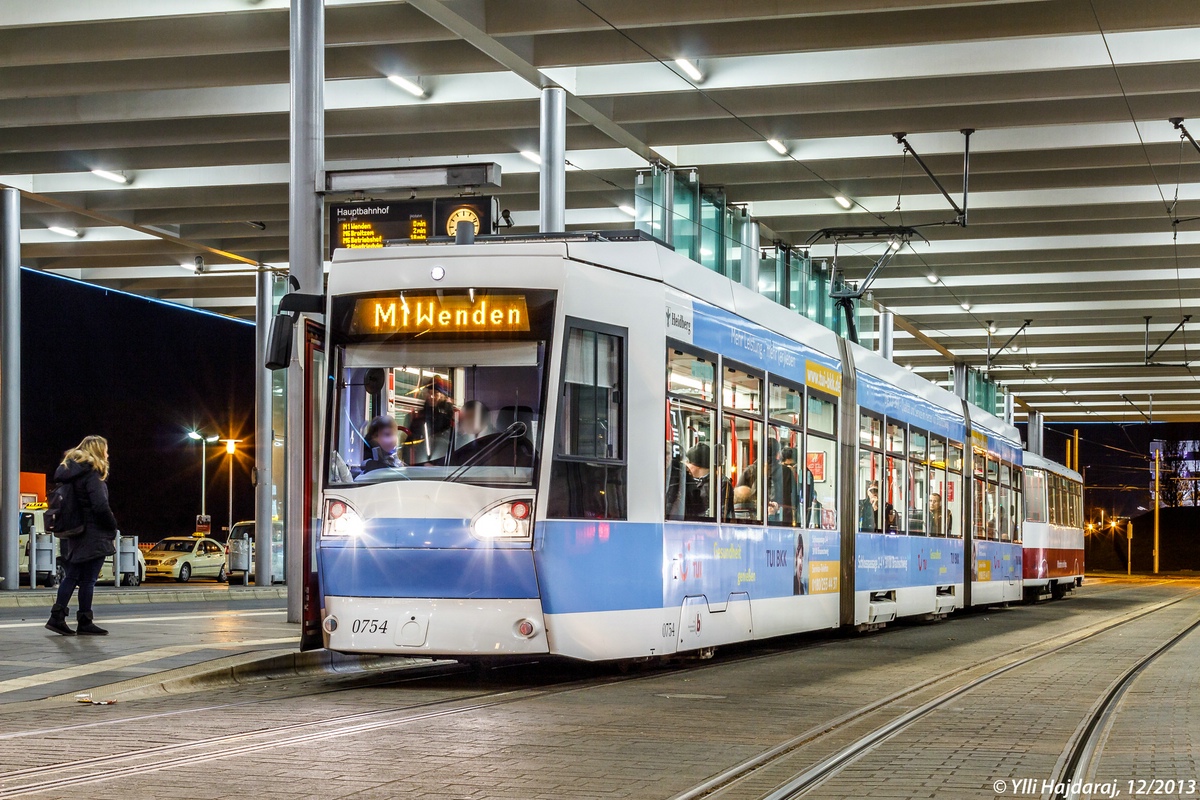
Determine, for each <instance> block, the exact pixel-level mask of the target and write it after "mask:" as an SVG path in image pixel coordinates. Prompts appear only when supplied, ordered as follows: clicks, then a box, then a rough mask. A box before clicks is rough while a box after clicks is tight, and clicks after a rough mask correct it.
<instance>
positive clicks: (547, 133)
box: [538, 86, 567, 233]
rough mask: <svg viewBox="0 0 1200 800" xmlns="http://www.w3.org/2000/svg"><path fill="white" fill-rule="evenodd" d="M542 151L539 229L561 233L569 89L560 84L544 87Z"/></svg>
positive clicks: (564, 220)
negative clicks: (560, 86) (558, 85)
mask: <svg viewBox="0 0 1200 800" xmlns="http://www.w3.org/2000/svg"><path fill="white" fill-rule="evenodd" d="M540 152H541V157H542V168H541V174H540V180H539V183H538V210H539V217H538V218H539V220H540V223H539V227H538V230H540V231H541V232H542V233H562V232H563V231H565V230H566V229H567V92H566V90H565V89H560V88H559V87H557V86H547V87H546V88H544V89H542V118H541V149H540Z"/></svg>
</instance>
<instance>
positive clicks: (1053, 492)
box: [1046, 472, 1061, 525]
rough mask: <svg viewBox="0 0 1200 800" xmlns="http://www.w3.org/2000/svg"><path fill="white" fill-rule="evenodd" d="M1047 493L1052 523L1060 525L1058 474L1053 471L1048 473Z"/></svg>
mask: <svg viewBox="0 0 1200 800" xmlns="http://www.w3.org/2000/svg"><path fill="white" fill-rule="evenodd" d="M1046 486H1047V494H1048V498H1049V504H1050V524H1051V525H1059V524H1061V522H1060V521H1059V520H1060V518H1059V515H1058V512H1059V500H1058V476H1057V475H1055V474H1054V473H1053V472H1050V473H1047V474H1046Z"/></svg>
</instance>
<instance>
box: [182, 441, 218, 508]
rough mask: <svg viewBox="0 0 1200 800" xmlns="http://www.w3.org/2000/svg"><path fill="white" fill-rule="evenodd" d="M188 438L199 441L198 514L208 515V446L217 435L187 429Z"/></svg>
mask: <svg viewBox="0 0 1200 800" xmlns="http://www.w3.org/2000/svg"><path fill="white" fill-rule="evenodd" d="M188 438H189V439H191V440H192V441H193V442H199V443H200V516H202V517H204V516H208V446H209V445H210V444H212V443H213V442H215V441H217V437H216V436H204V435H203V434H202V433H200V432H199V431H188Z"/></svg>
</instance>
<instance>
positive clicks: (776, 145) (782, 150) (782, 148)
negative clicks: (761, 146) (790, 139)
mask: <svg viewBox="0 0 1200 800" xmlns="http://www.w3.org/2000/svg"><path fill="white" fill-rule="evenodd" d="M767 144H769V145H771V149H772V150H774V151H775V152H776V153H779V155H781V156H786V155H787V154H788V149H787V146H786V145H784V143H783V142H781V141H779V140H778V139H767Z"/></svg>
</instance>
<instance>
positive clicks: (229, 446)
mask: <svg viewBox="0 0 1200 800" xmlns="http://www.w3.org/2000/svg"><path fill="white" fill-rule="evenodd" d="M221 441H222V442H224V444H225V452H226V453H228V454H229V532H230V533H233V456H234V455H235V454H236V453H237V446H238V443H239V442H241V441H242V440H241V439H222V440H221Z"/></svg>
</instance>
